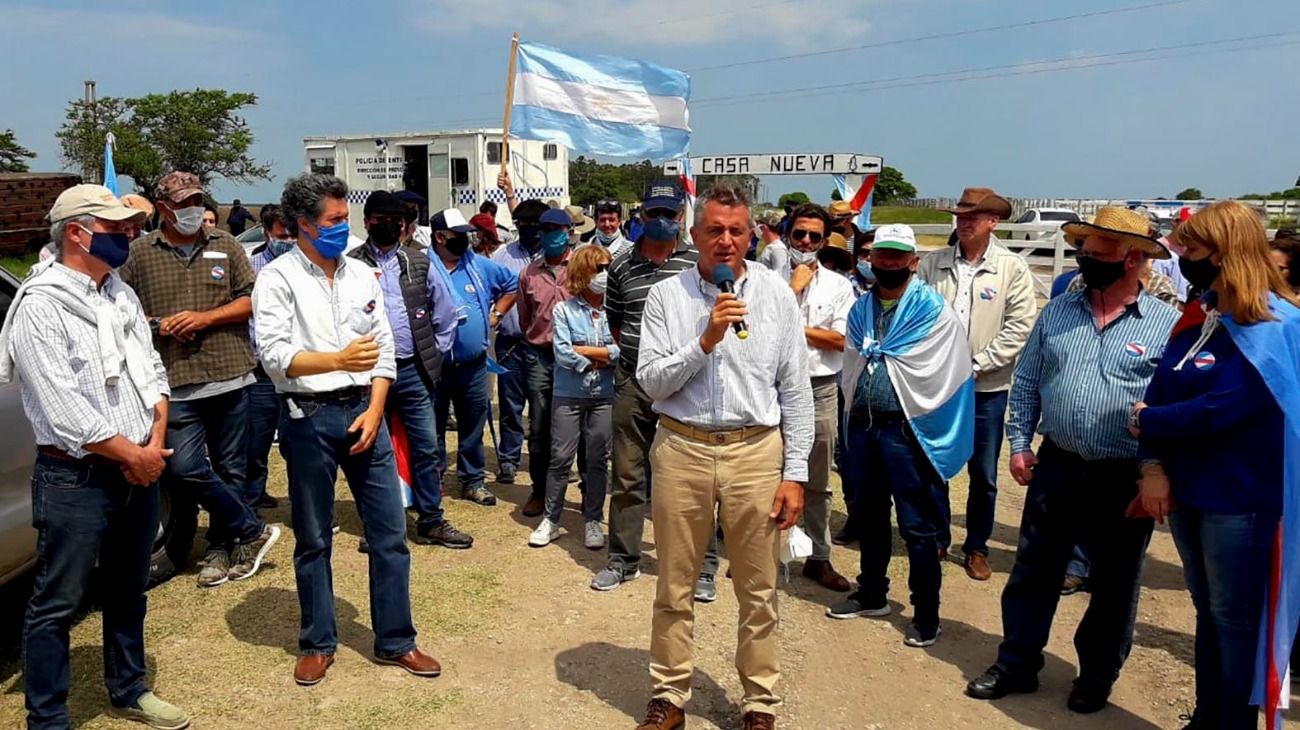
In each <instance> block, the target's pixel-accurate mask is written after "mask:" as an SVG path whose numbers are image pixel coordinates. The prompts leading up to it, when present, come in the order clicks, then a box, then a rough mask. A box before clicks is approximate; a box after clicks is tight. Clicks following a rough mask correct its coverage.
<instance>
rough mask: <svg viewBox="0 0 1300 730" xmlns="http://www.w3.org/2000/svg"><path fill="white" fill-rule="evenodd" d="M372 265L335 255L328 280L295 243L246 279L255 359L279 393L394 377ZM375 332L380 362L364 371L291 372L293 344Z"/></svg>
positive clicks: (314, 346)
mask: <svg viewBox="0 0 1300 730" xmlns="http://www.w3.org/2000/svg"><path fill="white" fill-rule="evenodd" d="M377 273H378V272H376V270H375V269H373V268H371V267H369V266H366V265H365V264H364V263H363V262H361V261H358V260H356V259H350V258H348V257H346V256H343V257H340V258H339V260H338V269H337V270H336V271H335V272H334V284H333V286H331V285H330V282H329V279H327V278H326V276H325V272H324V271H323V270H322V269H321V268H320V267H319V266H317V265H316V264H313V263H312V262H311V260H310V259H308V258H307V256H306V254H304V253H303V252H302V250H301V249H299V248H297V247H294V248H293V249H292V250H291V251H289V252H288V253H286V254H284V255H282V256H279V257H278V258H276V259H275V260H274V261H272V262H271V263H269V264H267V265H266V267H265V268H263V269H262V271H261V273H259V274H258V276H257V285H256V286H254V287H253V316H254V318H255V322H256V327H257V345H258V348H259V350H260V351H261V356H262V367H263V368H264V369H265V370H266V374H267V375H269V376H270V377H271V380H272V381H274V382H275V389H276V390H278V391H280V392H281V393H328V392H331V391H335V390H342V389H344V388H350V387H354V386H369V385H370V381H371V380H372V379H374V378H388V379H390V380H391V379H395V378H396V377H397V367H396V361H395V359H394V355H393V331H392V329H391V328H390V327H389V324H388V318H387V316H385V314H384V293H383V291H381V290H380V288H379V279H378V276H377ZM365 335H374V337H375V342H376V343H377V344H378V345H379V364H378V365H376V366H375V368H374V369H373V370H370V371H368V372H364V373H349V372H344V371H335V372H332V373H323V374H321V375H307V376H304V377H301V378H291V377H289V376H288V375H287V371H288V369H289V364H290V363H292V362H293V359H294V357H296V356H297V355H298V353H300V352H338V351H340V350H342V349H344V348H345V347H347V346H348V343H350V342H352V341H353V340H355V339H357V338H358V337H363V336H365Z"/></svg>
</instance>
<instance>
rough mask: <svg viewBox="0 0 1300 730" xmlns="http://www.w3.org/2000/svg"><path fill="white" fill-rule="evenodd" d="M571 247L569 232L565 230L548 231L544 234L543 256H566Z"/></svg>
mask: <svg viewBox="0 0 1300 730" xmlns="http://www.w3.org/2000/svg"><path fill="white" fill-rule="evenodd" d="M568 247H569V232H568V231H565V230H559V231H546V232H544V233H542V254H543V255H545V256H548V257H550V258H557V257H559V256H563V255H564V249H566V248H568Z"/></svg>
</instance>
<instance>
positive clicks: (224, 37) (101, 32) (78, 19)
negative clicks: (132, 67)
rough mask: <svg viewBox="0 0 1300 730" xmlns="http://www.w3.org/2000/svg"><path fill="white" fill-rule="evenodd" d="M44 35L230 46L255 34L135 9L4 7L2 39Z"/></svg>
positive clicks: (1, 27) (0, 30) (240, 29)
mask: <svg viewBox="0 0 1300 730" xmlns="http://www.w3.org/2000/svg"><path fill="white" fill-rule="evenodd" d="M6 35H9V36H15V37H17V36H23V37H30V36H32V35H44V36H49V37H54V36H67V37H70V38H85V37H86V36H87V35H94V36H96V37H101V38H103V37H107V38H117V39H120V40H121V41H122V42H123V43H131V42H133V41H136V40H141V39H148V40H149V41H150V42H151V43H152V42H167V43H176V42H185V43H187V44H193V43H203V44H210V43H221V44H229V43H232V42H237V41H247V40H251V39H252V38H254V37H255V33H254V32H253V31H250V30H248V29H244V28H232V27H228V26H223V25H219V24H215V23H198V22H192V21H188V20H182V19H180V18H176V17H173V16H171V15H168V14H164V13H158V12H150V11H136V10H120V11H113V10H62V9H56V8H45V7H40V6H35V5H19V6H16V7H9V8H5V10H4V23H2V24H0V36H6Z"/></svg>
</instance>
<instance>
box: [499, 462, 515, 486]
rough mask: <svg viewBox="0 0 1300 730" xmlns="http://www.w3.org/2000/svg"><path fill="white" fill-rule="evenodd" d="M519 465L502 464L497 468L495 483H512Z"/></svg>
mask: <svg viewBox="0 0 1300 730" xmlns="http://www.w3.org/2000/svg"><path fill="white" fill-rule="evenodd" d="M518 473H519V467H517V466H515V465H514V464H502V465H501V468H499V469H498V470H497V484H514V483H515V475H517V474H518Z"/></svg>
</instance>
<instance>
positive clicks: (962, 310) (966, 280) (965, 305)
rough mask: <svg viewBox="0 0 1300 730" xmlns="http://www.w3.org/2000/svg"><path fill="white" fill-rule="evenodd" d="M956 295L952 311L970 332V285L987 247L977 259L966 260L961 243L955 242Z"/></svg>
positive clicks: (985, 255)
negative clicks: (956, 246)
mask: <svg viewBox="0 0 1300 730" xmlns="http://www.w3.org/2000/svg"><path fill="white" fill-rule="evenodd" d="M957 245H958V249H957V296H956V297H954V298H953V300H952V308H953V311H955V312H957V319H959V320H961V326H963V327H965V328H966V331H967V332H970V308H971V297H972V296H973V294H972V292H971V286H972V285H973V284H974V282H975V275H976V274H978V273H979V270H980V267H981V266H983V265H984V259H985V258H986V257H987V256H988V251H987V249H986V250H985V252H984V254H983V255H981V256H980V257H979V260H978V261H967V260H966V257H965V256H963V255H962V253H961V248H960V246H961V244H957Z"/></svg>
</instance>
